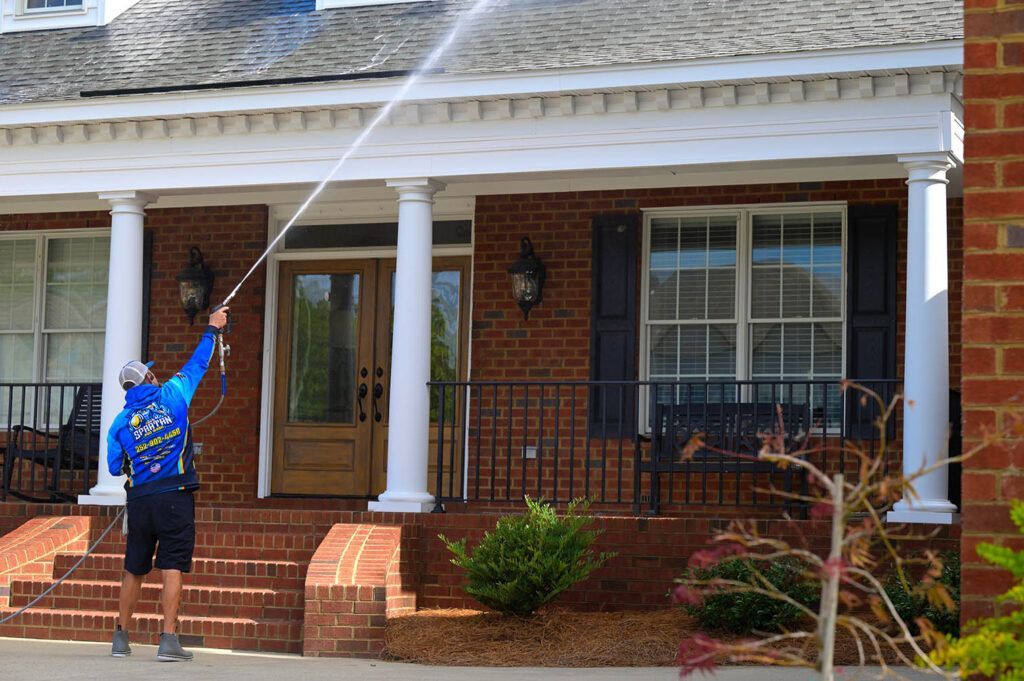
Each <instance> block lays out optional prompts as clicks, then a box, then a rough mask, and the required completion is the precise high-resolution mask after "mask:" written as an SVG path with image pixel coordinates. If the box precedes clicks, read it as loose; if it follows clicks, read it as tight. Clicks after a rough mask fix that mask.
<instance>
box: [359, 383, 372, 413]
mask: <svg viewBox="0 0 1024 681" xmlns="http://www.w3.org/2000/svg"><path fill="white" fill-rule="evenodd" d="M367 392H369V389H368V388H367V387H366V384H365V383H360V384H359V393H358V395H359V420H360V421H365V420H366V409H365V408H364V407H363V400H364V399H365V398H366V393H367Z"/></svg>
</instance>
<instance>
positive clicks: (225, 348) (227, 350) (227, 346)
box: [224, 345, 231, 357]
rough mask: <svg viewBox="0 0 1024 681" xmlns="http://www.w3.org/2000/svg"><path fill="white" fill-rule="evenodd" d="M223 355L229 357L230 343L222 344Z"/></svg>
mask: <svg viewBox="0 0 1024 681" xmlns="http://www.w3.org/2000/svg"><path fill="white" fill-rule="evenodd" d="M224 356H225V357H230V356H231V346H230V345H225V346H224Z"/></svg>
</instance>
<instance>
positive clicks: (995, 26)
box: [964, 0, 1024, 97]
mask: <svg viewBox="0 0 1024 681" xmlns="http://www.w3.org/2000/svg"><path fill="white" fill-rule="evenodd" d="M990 1H991V0H990ZM985 6H987V7H992V6H994V5H993V4H986V5H985ZM1014 33H1024V12H1022V11H1010V12H983V13H978V14H972V13H970V12H967V13H966V14H965V15H964V35H965V37H967V38H975V37H977V38H981V37H989V38H996V37H999V36H1004V35H1010V34H1014ZM970 68H979V67H977V66H975V65H974V64H973V63H972V64H971V65H970ZM964 91H965V94H966V92H967V83H965V84H964ZM986 91H987V90H986ZM967 96H968V97H976V96H981V95H975V94H971V95H967ZM995 96H999V93H998V92H997V93H996V95H995Z"/></svg>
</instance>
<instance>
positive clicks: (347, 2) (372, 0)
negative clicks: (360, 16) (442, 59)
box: [316, 0, 435, 12]
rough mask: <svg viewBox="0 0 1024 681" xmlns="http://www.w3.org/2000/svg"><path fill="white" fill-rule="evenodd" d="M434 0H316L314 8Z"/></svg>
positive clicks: (430, 0)
mask: <svg viewBox="0 0 1024 681" xmlns="http://www.w3.org/2000/svg"><path fill="white" fill-rule="evenodd" d="M434 1H435V0H316V10H317V11H318V12H319V11H320V10H325V9H337V8H340V7H368V6H370V5H396V4H399V3H403V4H412V3H420V2H434Z"/></svg>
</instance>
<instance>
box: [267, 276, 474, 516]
mask: <svg viewBox="0 0 1024 681" xmlns="http://www.w3.org/2000/svg"><path fill="white" fill-rule="evenodd" d="M394 271H395V261H394V260H393V259H385V260H332V261H315V262H289V263H282V265H281V277H280V281H281V287H280V294H279V301H280V302H279V305H278V317H277V319H278V343H277V357H276V369H275V371H276V387H275V394H274V449H273V467H272V470H273V475H272V479H271V492H272V493H274V494H297V495H329V496H353V497H370V496H376V495H378V494H380V493H381V492H383V491H384V488H385V482H386V471H387V464H386V461H387V428H388V415H387V405H388V392H389V390H390V387H391V386H390V378H391V376H390V365H391V331H392V328H393V316H394V302H393V301H394V294H393V289H394V284H393V282H394ZM468 276H469V260H468V258H435V259H434V277H433V287H432V288H433V293H434V295H433V296H432V299H433V305H432V314H431V320H432V323H431V332H432V336H433V341H432V351H431V374H432V376H431V377H432V378H434V379H437V380H458V379H461V378H463V377H465V375H466V354H467V353H466V346H467V342H468V334H467V327H468V324H467V321H466V320H467V319H468V304H467V303H468V295H467V293H466V292H467V291H468ZM435 401H436V398H433V399H432V404H431V419H432V421H431V422H432V424H434V423H435V422H436V405H434V404H433V402H435ZM452 411H453V412H454V410H452ZM435 430H436V426H435V425H432V426H431V433H430V435H431V442H432V443H433V442H434V439H435V432H434V431H435ZM455 474H456V475H461V474H459V473H455ZM433 480H434V479H433V478H431V482H433Z"/></svg>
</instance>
